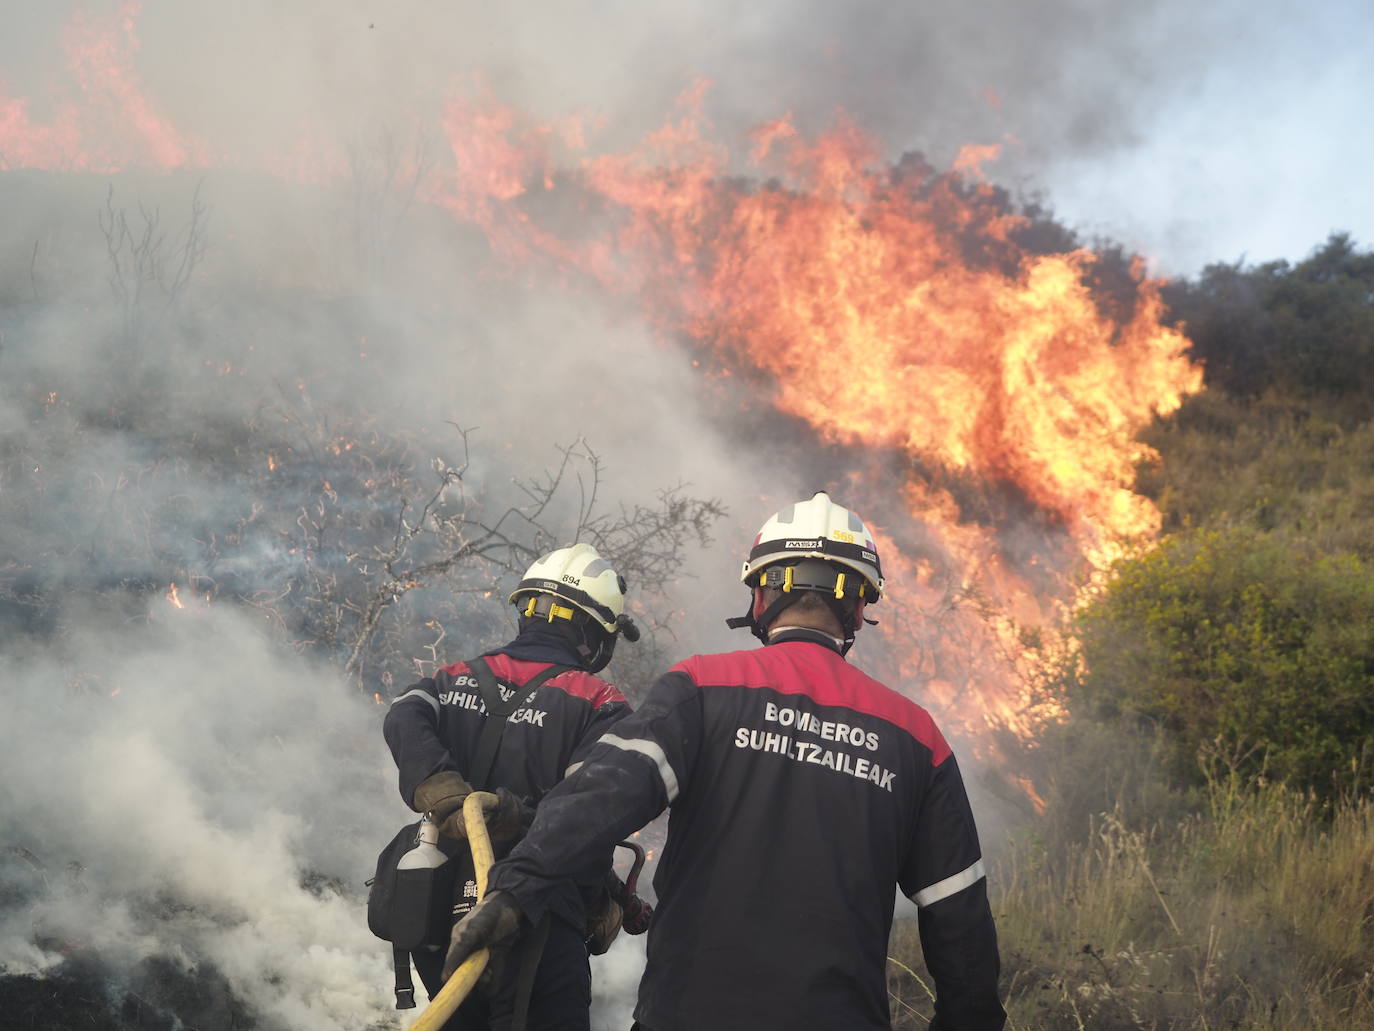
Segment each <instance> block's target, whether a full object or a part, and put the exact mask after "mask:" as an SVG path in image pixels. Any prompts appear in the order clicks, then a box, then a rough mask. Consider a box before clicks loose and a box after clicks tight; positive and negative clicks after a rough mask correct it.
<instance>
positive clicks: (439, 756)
mask: <svg viewBox="0 0 1374 1031" xmlns="http://www.w3.org/2000/svg"><path fill="white" fill-rule="evenodd" d="M625 592H626V584H625V579H624V577H622V576H621V575H620V574H619V573H618V572H617V571H616V570H615V569H614V568H613V567H612V566H611V564H610V563H609V562H607V561H606V560H605V559H604V558H602V556H601V555H600V554H599V553H598V552H597V550H596V549H595V548H594V547H592V546H591V545H590V544H585V543H579V544H574V545H572V546H571V547H566V548H559V549H557V550H555V551H551V552H549V553H548V554H546V555H543V556H541V557H540V558H538V559H537V560H536V561H535V562H534V563H533V564H532V565H530V567H529V569H528V570H526V572H525V575H524V576H523V577H522V578H521V580H520V582H519V584H518V585H517V586H516V588H515V590H514V591H512V592H511V594H510V597H509V601H510V603H511V604H513V605H514V606H515V608H516V612H517V618H518V622H519V633H518V635H517V636H516V637H515V639H514V640H512V641H511V642H510V643H508V644H505V645H503V646H501V647H500V648H495V649H492V650H491V651H488V652H485V653H484V654H483V655H481V656H479V657H476V658H473V659H468V660H465V661H462V662H456V663H454V664H452V665H450V666H447V667H445V668H443V669H441V670H439V671H438V672H436V673H435V674H434V676H432V677H425V678H424V679H422V680H420V681H419V682H417V683H414V684H411V685H410V686H409V687H407V688H406V689H405V690H404V691H402V692H400V693H399V694H398V695H397V696H396V698H395V700H394V701H393V702H392V703H391V708H390V710H389V711H388V714H387V717H386V722H385V725H384V728H383V729H384V733H385V735H386V741H387V744H388V745H389V746H390V748H391V753H392V756H393V757H394V758H395V760H396V766H397V768H398V770H399V771H400V788H401V797H402V798H403V799H404V800H405V801H406V803H407V804H408V805H410V806H411V807H412V808H413V809H414V810H415V811H416V812H420V813H428V814H429V816H430V818H431V819H433V820H434V821H435V822H436V823H437V824H438V827H439V831H440V833H441V834H442V835H444V836H445V837H447V838H461V837H464V836H465V830H464V825H463V813H462V807H463V801H464V800H465V799H466V798H467V796H468V794H469V793H470V792H472V791H473V790H474V789H478V790H486V791H491V792H494V793H495V794H496V795H497V796H498V797H499V798H500V800H501V801H500V805H499V807H498V808H497V809H496V810H495V812H494V813H491V814H489V815H488V825H489V830H490V832H491V837H492V840H493V843H494V844H495V845H496V852H497V855H498V856H500V855H503V854H505V852H507V851H509V849H510V847H511V845H512V844H513V842H514V841H516V840H517V839H518V838H519V837H520V836H521V835H522V834H523V832H524V830H525V828H526V827H527V826H528V825H529V821H530V820H531V819H532V817H533V812H534V807H535V806H537V805H538V804H539V802H540V800H541V799H542V798H543V797H544V796H545V794H546V793H547V792H548V791H549V790H550V789H551V788H552V787H553V786H554V785H555V784H557V783H558V782H559V781H561V780H562V779H563V778H564V776H565V775H566V774H567V773H568V772H569V771H571V770H574V769H576V768H577V767H578V766H580V765H581V763H582V760H583V758H584V756H585V755H586V753H587V752H588V750H589V749H590V748H591V746H592V744H593V742H595V740H596V739H597V738H598V737H600V736H601V734H602V733H604V732H605V731H606V730H607V729H608V728H610V727H612V726H613V725H615V724H616V723H617V722H618V721H619V720H620V719H621V718H623V717H624V716H625V715H626V714H627V713H628V712H629V705H628V703H627V702H626V700H625V698H624V696H623V695H622V694H621V693H620V692H619V691H618V690H616V688H615V687H613V686H612V685H611V684H609V683H607V682H606V681H605V680H602V679H601V678H599V677H597V676H596V675H595V674H596V673H598V672H600V671H601V670H602V669H603V668H604V667H605V666H606V664H607V663H608V662H609V661H610V659H611V655H612V653H613V651H614V650H615V646H616V642H617V641H618V640H619V639H620V638H621V637H626V638H628V639H629V640H631V641H634V640H637V639H638V638H639V631H638V629H637V628H636V627H635V624H634V621H633V620H632V619H631V618H630V617H629V616H628V615H627V614H626V613H625ZM512 692H513V693H512ZM512 706H513V708H512ZM503 710H505V715H504V719H501V718H500V717H499V716H498V715H497V714H499V713H501V712H502V711H503ZM613 845H614V842H612V843H608V845H607V846H606V848H604V849H603V850H602V855H601V859H600V861H599V864H589V865H588V867H587V868H586V870H585V872H584V874H583V875H582V876H580V877H577V878H574V879H569V878H560V879H559V883H558V884H557V885H556V886H554V887H553V889H552V891H551V893H550V903H549V905H548V907H547V916H546V917H545V918H544V926H543V927H542V928H541V934H540V936H539V937H540V938H542V939H543V941H542V945H539V944H537V943H534V942H527V943H526V945H525V946H524V947H523V948H522V949H518V950H516V953H515V954H514V955H513V956H512V957H511V958H510V959H509V960H508V961H507V962H505V963H504V964H503V965H502V967H503V969H502V970H499V971H497V972H496V976H495V977H493V978H488V979H486V981H484V985H483V987H482V988H481V989H480V990H479V992H478V993H476V994H475V995H474V997H473V998H471V999H469V1000H468V1001H467V1002H465V1003H464V1004H463V1006H461V1007H460V1008H459V1010H458V1012H457V1013H456V1014H455V1015H454V1016H453V1018H452V1019H451V1020H450V1021H449V1022H448V1023H446V1024H445V1029H446V1031H478V1029H481V1031H486V1029H489V1028H496V1029H505V1028H508V1027H510V1026H511V1025H512V1023H515V1026H521V1025H520V1024H519V1020H520V1019H522V1018H521V1015H520V1014H519V1012H518V1009H519V1005H518V1003H517V1000H518V999H522V998H523V997H524V996H528V1004H527V1012H526V1013H525V1015H524V1017H523V1019H524V1020H525V1023H524V1025H523V1026H524V1027H527V1028H528V1029H529V1031H586V1029H587V1028H588V1024H589V1016H588V1012H589V1007H590V1003H591V994H590V992H591V980H590V977H591V975H590V970H589V966H588V960H587V956H588V948H589V946H590V947H591V948H592V949H594V950H596V951H604V950H605V948H606V947H608V946H609V938H610V937H613V936H614V932H615V930H616V929H617V928H618V921H617V918H618V915H619V909H618V907H617V906H616V905H615V904H614V903H613V902H612V901H611V900H610V899H609V898H608V896H607V892H606V890H605V887H606V878H607V874H608V872H609V869H610V856H611V849H612V847H613ZM610 876H611V877H613V876H614V875H613V874H611V875H610ZM469 891H470V892H471V894H473V895H475V886H472V887H470V888H469ZM443 901H444V903H445V904H446V905H447V904H448V903H449V902H450V901H451V900H443ZM467 907H468V908H470V907H471V902H469V903H467ZM461 908H462V907H461V906H460V907H458V910H459V911H460V910H461ZM592 931H594V932H595V938H594V939H593V938H591V932H592ZM589 939H591V940H589ZM537 949H542V951H538V952H537V954H535V955H530V953H531V952H535V951H536V950H537ZM412 959H413V961H414V963H415V967H416V969H417V970H418V972H419V974H420V976H421V979H422V981H423V982H424V984H425V987H426V989H427V990H428V992H429V994H430V997H431V998H433V996H434V995H436V994H437V993H438V991H439V988H440V987H442V983H443V982H442V980H441V979H440V976H439V975H440V968H441V967H442V965H443V959H444V957H443V953H442V950H441V951H439V952H427V951H424V950H417V951H415V952H414V953H413V955H412ZM401 973H402V972H400V971H398V998H400V992H401V991H403V990H404V989H403V988H402V987H401V983H402V982H401V980H400V976H401ZM404 973H405V977H406V978H407V979H408V971H406V972H404ZM522 976H523V977H524V979H525V980H526V981H527V982H529V983H527V984H522V983H521V979H522ZM531 979H532V980H531Z"/></svg>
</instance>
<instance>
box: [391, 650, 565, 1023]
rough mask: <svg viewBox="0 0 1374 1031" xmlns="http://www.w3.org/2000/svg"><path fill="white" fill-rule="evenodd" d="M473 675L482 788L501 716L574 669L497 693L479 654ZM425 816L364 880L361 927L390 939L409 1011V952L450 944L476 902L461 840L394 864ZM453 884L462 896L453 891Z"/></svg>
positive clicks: (501, 728)
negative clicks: (427, 856) (480, 713)
mask: <svg viewBox="0 0 1374 1031" xmlns="http://www.w3.org/2000/svg"><path fill="white" fill-rule="evenodd" d="M466 665H467V666H468V668H469V669H470V670H471V671H472V673H473V675H474V676H475V677H476V679H477V685H478V690H479V691H480V692H481V694H482V704H483V705H484V706H485V707H486V711H487V720H486V723H485V724H484V725H483V727H482V736H481V737H480V738H479V739H478V742H477V753H476V755H475V757H474V758H473V761H472V766H471V769H470V770H469V774H468V778H467V780H468V783H469V784H471V785H472V787H473V790H477V791H480V790H482V789H483V788H485V787H486V786H487V782H488V779H489V778H490V777H491V768H492V766H493V765H494V764H495V762H496V752H497V749H498V748H499V747H500V744H501V738H502V736H503V735H504V734H505V731H506V720H507V718H508V717H509V716H510V714H511V713H513V712H514V711H515V710H516V709H518V708H519V707H520V706H521V705H523V704H525V702H527V701H529V699H530V698H531V697H532V696H533V695H534V692H535V691H537V690H538V689H539V688H540V687H541V686H543V684H544V682H545V681H547V680H552V679H553V678H554V677H556V676H558V674H560V673H565V672H567V671H568V670H569V669H571V668H572V667H570V666H559V665H556V664H555V665H552V666H550V667H549V668H548V669H544V670H541V671H540V672H538V673H536V674H535V675H534V676H533V677H531V678H530V679H529V680H528V681H526V682H525V683H524V684H523V685H520V686H518V687H516V688H515V690H514V691H512V692H511V694H510V696H509V697H508V698H504V699H503V698H502V697H501V689H500V687H499V686H498V685H497V683H496V675H495V674H494V673H492V671H491V667H490V666H488V665H487V662H486V660H485V659H482V658H476V659H469V660H468V661H467V663H466ZM424 823H425V820H423V819H422V820H419V821H417V822H415V823H411V824H407V825H406V826H404V827H402V828H401V829H400V830H399V831H398V832H397V833H396V836H395V837H394V838H392V839H391V842H390V843H389V844H388V845H387V846H386V848H384V849H382V851H381V853H380V854H378V856H377V869H376V872H375V873H374V874H373V877H372V879H371V880H370V881H368V882H367V885H368V893H367V926H368V929H369V930H370V931H371V932H372V933H373V934H375V935H376V936H377V937H378V938H381V939H382V940H383V941H387V942H391V957H392V964H393V966H394V967H395V969H396V1008H397V1009H398V1010H404V1009H414V1007H415V985H414V982H413V981H412V980H411V976H410V954H411V953H412V952H416V951H419V950H420V949H440V948H444V947H445V946H447V945H448V942H449V932H450V931H451V930H452V928H453V924H454V923H455V922H456V921H457V920H459V919H461V918H462V916H463V914H464V913H466V912H467V911H468V910H469V909H471V908H472V907H473V906H474V905H476V903H477V884H476V880H475V873H474V870H473V866H472V855H471V853H470V852H469V851H468V847H467V842H466V841H462V840H460V839H458V838H446V837H444V836H443V835H437V836H436V840H435V842H434V847H436V848H437V849H438V850H439V851H440V852H442V853H443V858H442V859H440V858H439V857H438V856H434V857H433V862H432V865H426V866H424V867H420V868H416V869H409V870H398V869H397V864H399V863H400V861H401V858H402V857H403V856H405V855H406V854H407V853H409V852H411V851H412V850H413V849H415V848H418V847H422V845H423V843H422V839H421V830H422V828H423V826H424ZM455 888H458V889H459V891H460V892H461V894H459V895H455Z"/></svg>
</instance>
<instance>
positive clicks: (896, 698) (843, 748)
mask: <svg viewBox="0 0 1374 1031" xmlns="http://www.w3.org/2000/svg"><path fill="white" fill-rule="evenodd" d="M742 579H743V581H744V582H745V583H746V584H747V585H748V586H749V587H750V589H751V592H752V595H751V604H750V608H749V610H748V613H747V614H746V615H745V616H744V617H741V618H739V619H735V620H731V621H729V622H730V624H731V625H732V626H735V627H743V626H747V627H749V628H750V629H751V630H752V631H753V633H754V634H755V635H756V636H757V637H758V638H759V639H760V640H761V641H762V642H763V643H764V647H762V648H758V649H751V650H747V651H738V652H732V653H727V654H718V655H697V656H694V657H693V658H690V659H687V660H686V661H685V662H682V663H679V664H678V665H677V666H675V667H673V668H672V669H671V670H669V671H668V672H667V673H666V674H664V675H663V676H662V677H661V678H659V680H658V681H657V682H656V683H655V684H654V685H653V686H652V688H651V689H650V691H649V693H648V696H647V697H646V699H645V701H644V702H643V704H642V705H641V706H640V708H639V709H638V710H637V711H636V712H635V713H634V715H632V716H630V717H628V718H627V719H625V720H624V721H622V722H621V723H619V724H617V726H616V727H615V728H614V729H613V730H612V731H611V732H610V733H608V734H606V735H605V736H603V737H602V739H601V740H600V742H599V743H598V744H597V745H596V747H595V748H593V749H592V750H591V752H590V753H589V754H588V756H587V762H586V763H585V764H584V765H583V767H582V769H581V770H580V771H578V773H577V774H576V775H574V776H572V777H569V778H568V779H567V780H565V781H564V782H563V783H562V784H560V785H559V787H558V788H557V789H556V790H555V791H553V792H552V793H551V794H550V795H549V796H547V797H546V798H545V800H544V802H543V804H542V805H541V806H540V807H539V811H538V814H537V816H536V818H535V821H534V825H533V827H532V829H531V831H530V833H529V835H528V836H527V837H526V838H525V839H524V841H523V842H522V843H521V844H520V845H519V846H518V847H517V848H516V849H515V850H514V851H513V852H512V853H511V854H510V856H509V857H508V858H507V859H506V860H505V861H504V862H500V863H497V864H496V865H495V866H493V868H492V871H491V876H490V880H489V882H488V883H489V890H488V894H487V896H486V897H485V898H484V899H483V900H482V902H481V903H479V904H478V906H477V907H476V908H475V909H474V910H473V912H472V913H471V914H470V915H469V916H468V917H467V918H466V919H464V920H463V921H461V922H460V923H459V924H457V925H455V927H454V930H453V935H452V944H451V946H450V949H449V954H448V958H447V962H446V964H445V972H446V973H451V972H452V971H453V970H454V969H456V968H457V966H458V965H459V963H460V962H461V961H462V960H463V959H464V958H466V956H468V955H470V954H471V953H472V952H474V951H475V950H476V949H478V948H481V947H483V946H485V945H488V944H491V943H494V942H499V941H502V940H505V939H508V938H511V937H514V936H517V935H518V934H519V933H520V932H521V930H522V929H523V928H524V927H525V926H527V925H528V924H529V923H530V922H531V921H537V920H538V919H539V918H540V916H541V914H542V913H543V912H544V910H545V908H546V907H547V906H548V905H549V904H550V900H551V898H552V897H553V894H554V892H555V891H556V888H557V885H558V884H559V883H561V881H562V879H563V878H564V877H566V876H567V875H568V874H569V873H582V872H584V871H590V870H591V869H593V868H594V867H595V865H596V864H597V863H598V862H600V861H601V859H600V857H601V856H602V854H603V853H604V850H605V848H606V846H607V844H608V843H609V842H612V841H615V840H617V839H618V838H620V837H622V836H624V835H625V834H627V833H629V832H631V831H633V830H635V829H636V828H638V827H640V826H642V825H643V824H644V823H646V822H647V821H648V820H650V819H652V818H653V817H655V816H657V815H658V814H659V813H660V812H662V811H663V809H664V808H665V807H671V810H672V812H671V816H670V818H669V822H668V832H667V840H666V842H665V846H664V849H663V853H662V856H661V858H660V860H659V864H658V869H657V872H656V874H655V877H654V888H655V890H656V892H657V895H658V908H657V910H656V912H655V915H654V923H653V926H652V927H651V928H650V929H649V940H648V960H647V965H646V968H645V970H644V974H643V978H642V980H641V982H640V987H639V999H638V1005H637V1007H636V1009H635V1019H636V1021H637V1023H636V1027H638V1028H640V1029H641V1031H698V1029H700V1028H703V1027H710V1028H712V1031H732V1029H745V1028H748V1029H750V1031H758V1029H760V1028H788V1029H791V1028H808V1029H844V1031H852V1029H856V1028H874V1029H876V1028H887V1027H889V1026H890V1023H889V1013H888V995H887V988H886V980H885V971H886V955H887V943H888V936H889V933H890V931H891V926H892V918H893V904H894V899H895V890H896V888H897V887H900V889H901V891H902V892H903V893H904V894H905V895H907V896H908V897H909V898H910V899H912V900H913V901H914V902H915V903H916V905H917V907H918V910H919V912H918V925H919V930H920V935H921V943H922V947H923V950H924V952H925V958H926V964H927V966H928V967H929V969H930V971H931V974H932V975H933V977H934V980H935V988H936V1001H935V1018H934V1020H933V1022H932V1024H931V1026H932V1027H933V1028H937V1029H939V1031H995V1029H999V1028H1001V1027H1002V1026H1003V1023H1004V1020H1005V1013H1004V1011H1003V1009H1002V1005H1001V1003H1000V1001H999V999H998V994H997V977H998V968H999V960H998V952H997V938H996V932H995V929H994V926H993V919H992V913H991V910H990V909H989V906H988V897H987V882H986V878H985V876H984V870H983V860H982V854H981V852H980V849H979V844H978V834H977V831H976V829H975V827H974V820H973V814H972V812H971V810H970V808H969V802H968V798H967V795H966V794H965V791H964V785H963V782H962V780H961V778H960V774H959V767H958V764H957V763H956V762H955V759H954V756H953V755H952V754H951V752H950V748H949V746H948V744H946V742H945V739H944V737H943V736H942V735H941V733H940V731H939V730H938V729H937V728H936V726H935V724H934V722H933V721H932V720H931V717H930V715H929V714H928V713H927V712H926V711H925V710H924V709H922V708H921V707H920V706H918V705H916V704H915V703H914V702H912V701H910V700H909V699H907V698H906V697H904V696H903V695H901V694H899V693H897V692H895V691H893V690H891V689H889V688H887V687H885V686H883V685H882V684H881V683H879V682H878V681H876V680H874V679H873V678H871V677H869V676H866V675H865V674H863V673H862V672H860V671H859V670H857V669H855V668H854V667H853V666H851V665H849V664H848V663H847V662H846V661H845V658H844V656H845V654H846V653H847V652H848V651H849V648H850V645H851V644H852V643H853V641H854V635H855V634H856V632H857V631H858V630H859V629H860V627H861V626H862V625H863V622H864V610H865V607H866V606H868V605H871V604H874V603H876V602H877V601H878V600H879V599H880V597H881V596H882V591H883V577H882V572H881V569H880V566H879V561H878V553H877V550H876V548H875V547H874V544H873V536H872V534H870V533H869V531H868V529H867V527H866V526H865V525H864V523H863V521H862V520H861V519H860V518H859V517H858V516H857V515H855V514H854V513H852V512H850V511H848V510H847V509H845V508H842V507H840V506H839V505H837V504H835V503H833V502H832V501H831V500H830V498H829V497H828V496H826V494H824V493H818V494H816V495H815V496H814V497H812V498H811V499H809V500H806V501H801V502H798V503H797V504H794V505H789V506H787V507H786V508H784V509H783V510H782V511H780V512H778V513H777V514H776V515H774V516H772V517H771V518H770V519H769V520H768V521H767V522H766V523H764V525H763V528H762V530H761V531H760V532H759V536H758V538H757V539H756V541H755V543H754V546H753V549H752V551H750V553H749V557H748V559H747V561H745V563H744V573H743V577H742Z"/></svg>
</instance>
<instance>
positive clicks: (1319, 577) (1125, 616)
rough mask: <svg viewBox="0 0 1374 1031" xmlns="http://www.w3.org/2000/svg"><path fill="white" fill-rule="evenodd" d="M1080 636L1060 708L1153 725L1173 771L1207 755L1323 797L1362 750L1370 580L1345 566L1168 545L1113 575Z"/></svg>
mask: <svg viewBox="0 0 1374 1031" xmlns="http://www.w3.org/2000/svg"><path fill="white" fill-rule="evenodd" d="M1079 633H1080V641H1081V645H1082V652H1081V659H1082V663H1081V669H1080V671H1079V675H1078V677H1077V683H1076V684H1075V685H1073V696H1074V697H1073V703H1074V704H1075V705H1076V706H1078V707H1080V708H1084V709H1085V711H1087V712H1091V713H1094V714H1096V715H1099V716H1103V717H1107V718H1109V719H1120V718H1125V719H1129V720H1134V721H1145V722H1150V723H1154V724H1157V725H1159V726H1161V727H1162V728H1163V729H1165V730H1166V731H1167V732H1168V734H1169V735H1170V737H1171V739H1172V742H1173V753H1174V764H1175V766H1176V767H1177V769H1179V770H1180V771H1188V770H1189V769H1190V768H1191V767H1192V766H1193V763H1194V760H1195V757H1196V756H1197V755H1198V753H1199V749H1201V748H1202V747H1203V746H1208V747H1210V748H1212V749H1213V750H1220V751H1221V752H1223V753H1226V754H1228V755H1230V756H1232V757H1234V759H1235V762H1236V764H1237V766H1238V768H1239V769H1242V770H1249V771H1256V772H1258V771H1264V772H1267V773H1268V775H1270V776H1271V777H1275V778H1278V779H1284V780H1287V781H1289V782H1290V783H1292V784H1294V785H1298V786H1304V787H1307V786H1310V787H1312V788H1315V789H1316V790H1318V791H1321V792H1325V793H1330V792H1333V791H1338V790H1342V789H1347V788H1350V787H1352V786H1353V785H1354V783H1355V782H1356V780H1357V778H1358V777H1359V772H1360V761H1361V759H1362V757H1363V756H1364V755H1366V754H1369V753H1374V578H1372V577H1371V575H1370V570H1369V568H1368V567H1367V566H1366V565H1365V564H1364V563H1363V562H1361V560H1360V559H1359V558H1357V557H1355V556H1351V555H1321V554H1314V553H1312V552H1311V551H1310V550H1309V549H1308V548H1306V547H1305V546H1303V545H1302V544H1301V543H1300V542H1294V541H1292V540H1289V539H1286V538H1284V537H1282V536H1277V535H1271V534H1265V533H1261V532H1258V531H1255V530H1251V529H1232V530H1227V531H1217V530H1199V531H1192V532H1188V533H1183V534H1176V535H1174V536H1172V537H1169V538H1166V539H1165V540H1164V541H1163V542H1162V543H1161V545H1160V546H1159V548H1157V549H1156V550H1154V551H1152V552H1150V553H1148V554H1145V555H1143V556H1141V557H1140V558H1137V559H1134V560H1131V561H1128V562H1125V563H1123V564H1121V565H1120V566H1119V567H1118V569H1117V578H1116V579H1115V580H1114V581H1113V582H1112V583H1111V584H1110V585H1109V586H1108V587H1107V588H1106V589H1105V590H1104V593H1103V594H1102V596H1101V597H1100V598H1099V599H1098V600H1097V601H1096V602H1094V603H1093V604H1092V605H1091V606H1089V607H1088V608H1087V609H1086V610H1085V611H1084V612H1083V613H1082V615H1081V616H1080V618H1079ZM1192 772H1194V773H1195V774H1196V773H1197V771H1196V770H1193V771H1192Z"/></svg>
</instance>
